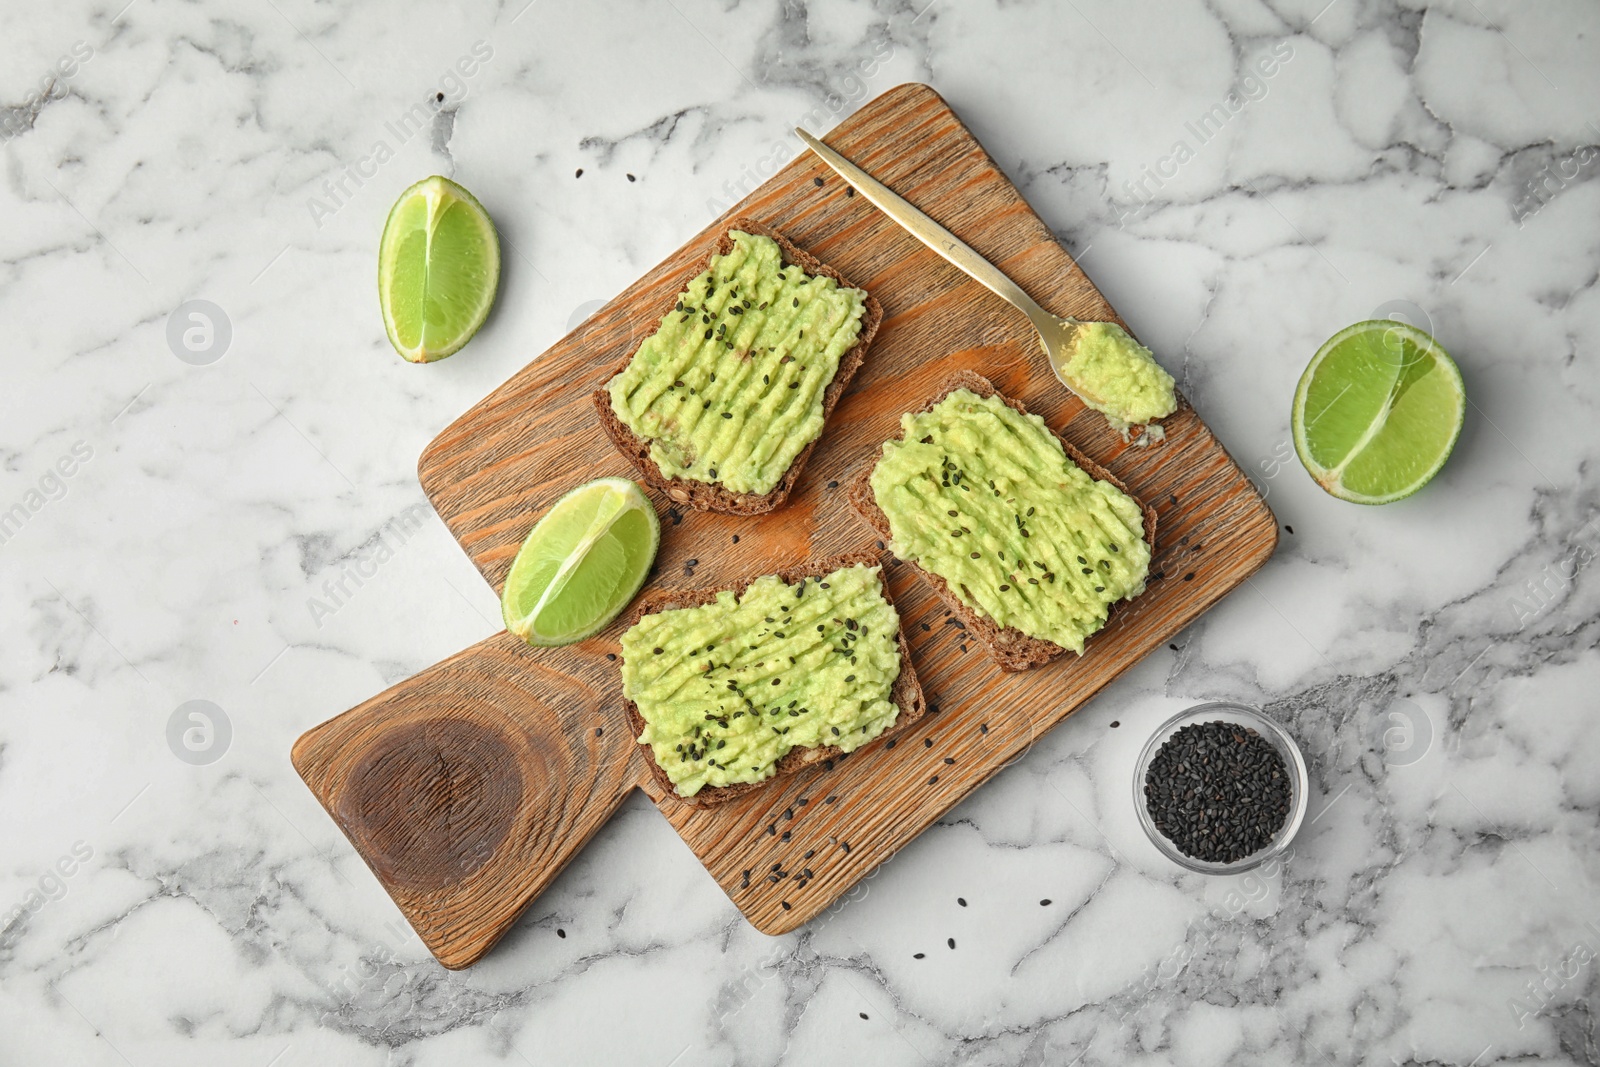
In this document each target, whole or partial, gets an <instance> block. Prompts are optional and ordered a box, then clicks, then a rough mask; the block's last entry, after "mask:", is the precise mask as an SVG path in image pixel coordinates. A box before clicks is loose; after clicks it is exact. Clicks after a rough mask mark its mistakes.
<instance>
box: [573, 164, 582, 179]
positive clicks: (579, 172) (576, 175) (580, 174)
mask: <svg viewBox="0 0 1600 1067" xmlns="http://www.w3.org/2000/svg"><path fill="white" fill-rule="evenodd" d="M573 177H574V178H581V177H583V168H582V167H579V168H578V173H576V174H574V175H573Z"/></svg>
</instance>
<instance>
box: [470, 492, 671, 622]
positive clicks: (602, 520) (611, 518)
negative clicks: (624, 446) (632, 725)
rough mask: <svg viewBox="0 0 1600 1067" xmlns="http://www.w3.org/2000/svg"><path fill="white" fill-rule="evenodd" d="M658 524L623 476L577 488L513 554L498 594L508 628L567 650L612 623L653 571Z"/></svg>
mask: <svg viewBox="0 0 1600 1067" xmlns="http://www.w3.org/2000/svg"><path fill="white" fill-rule="evenodd" d="M660 544H661V520H660V519H658V518H657V517H656V509H655V506H654V505H653V504H651V503H650V499H649V498H648V497H646V496H645V495H644V493H643V491H641V490H640V488H639V487H638V486H637V485H635V484H634V483H633V482H630V481H628V479H626V478H601V479H599V480H598V481H593V482H589V483H588V484H587V485H580V486H579V487H578V488H576V489H574V490H573V491H572V492H570V493H568V494H567V495H566V496H564V497H562V498H561V499H560V500H558V501H556V504H555V507H553V508H551V509H550V510H549V511H547V512H545V515H544V518H542V519H540V520H539V521H538V523H537V524H535V525H534V527H533V529H532V530H531V531H530V532H529V533H528V538H527V540H525V541H523V542H522V547H521V548H520V549H518V550H517V558H516V560H514V561H513V562H512V564H511V573H509V574H507V575H506V586H505V591H504V592H503V593H502V594H501V596H500V611H501V614H502V615H503V616H504V618H505V620H506V629H508V630H510V631H511V632H512V633H514V634H516V635H517V636H518V637H520V638H522V639H523V640H524V641H526V642H528V644H530V645H570V644H571V643H572V642H574V641H581V640H583V639H584V638H585V637H588V636H589V635H590V634H592V633H594V632H595V631H597V630H599V629H600V628H601V627H603V626H604V625H605V624H606V623H608V622H610V621H611V620H612V619H614V618H616V617H617V615H618V613H620V612H621V611H622V609H623V608H625V607H627V606H628V602H629V601H630V600H632V599H633V596H634V594H635V593H637V592H638V591H639V587H640V586H642V585H643V584H644V580H645V578H646V577H648V576H649V574H650V565H651V564H652V563H654V562H655V559H656V548H657V547H658V546H659V545H660Z"/></svg>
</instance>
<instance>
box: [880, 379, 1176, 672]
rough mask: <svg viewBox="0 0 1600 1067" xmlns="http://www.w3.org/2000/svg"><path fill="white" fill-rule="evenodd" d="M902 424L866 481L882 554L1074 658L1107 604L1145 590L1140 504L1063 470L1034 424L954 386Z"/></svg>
mask: <svg viewBox="0 0 1600 1067" xmlns="http://www.w3.org/2000/svg"><path fill="white" fill-rule="evenodd" d="M900 425H901V427H902V428H903V429H904V430H905V438H904V440H900V441H889V442H887V443H886V444H884V446H883V456H882V458H881V459H879V460H878V464H877V466H876V467H875V468H873V471H872V476H871V481H872V495H873V497H874V498H875V499H876V500H877V502H878V507H879V508H881V509H882V510H883V513H884V514H885V515H886V516H888V519H889V527H890V530H891V532H892V535H893V538H894V543H893V544H892V545H891V546H890V547H891V548H892V549H893V551H894V553H895V555H897V556H899V557H900V558H901V559H905V560H911V561H913V562H915V563H917V564H918V565H919V566H921V567H923V568H924V569H926V570H928V571H931V572H932V573H934V574H937V575H938V576H939V577H941V578H943V579H944V580H945V581H946V582H947V583H948V584H949V586H950V589H951V591H952V592H953V593H954V595H955V596H957V597H958V598H960V600H961V602H962V603H963V604H965V605H967V607H969V608H972V609H973V610H974V611H977V612H979V613H980V614H983V615H986V616H988V617H989V618H990V619H992V620H994V622H995V623H996V624H997V625H999V626H1002V627H1004V626H1012V627H1015V628H1016V629H1018V630H1021V631H1022V632H1023V633H1025V634H1028V635H1030V636H1033V637H1039V638H1043V639H1045V640H1047V641H1053V642H1055V643H1056V644H1058V645H1061V646H1062V647H1064V648H1070V649H1072V650H1073V651H1074V652H1077V653H1078V654H1079V655H1082V654H1083V642H1084V639H1085V638H1087V637H1088V636H1089V635H1090V634H1093V633H1094V632H1095V631H1097V630H1099V629H1100V627H1101V626H1103V625H1105V621H1106V616H1107V614H1108V612H1109V611H1110V608H1111V605H1112V604H1114V603H1116V602H1117V601H1119V600H1122V599H1125V598H1130V597H1135V596H1138V595H1139V594H1140V593H1141V592H1143V591H1144V580H1145V574H1146V572H1147V571H1148V570H1149V567H1150V546H1149V545H1147V544H1146V543H1145V541H1144V515H1143V513H1142V512H1141V510H1140V508H1139V505H1138V503H1137V502H1135V501H1134V499H1133V498H1132V497H1130V496H1128V495H1127V494H1126V493H1124V492H1122V491H1121V490H1120V489H1118V488H1117V487H1116V486H1114V485H1112V484H1111V483H1109V482H1103V481H1097V480H1096V479H1094V478H1091V477H1090V476H1089V475H1088V474H1087V473H1085V472H1084V470H1083V469H1082V468H1081V467H1079V466H1078V465H1077V464H1076V463H1074V462H1072V460H1071V459H1069V458H1068V457H1067V454H1066V452H1065V451H1063V450H1062V448H1061V442H1060V441H1059V440H1057V439H1056V436H1055V434H1053V433H1051V432H1050V429H1049V428H1048V427H1047V426H1045V424H1044V420H1043V419H1041V418H1039V417H1038V416H1037V415H1024V414H1022V413H1021V412H1018V411H1015V410H1014V409H1012V408H1010V407H1008V406H1007V405H1006V404H1005V403H1004V402H1003V401H1002V400H1001V399H1000V398H999V397H998V396H990V397H979V396H977V395H975V394H974V393H971V392H969V391H968V390H966V389H957V390H956V391H955V392H953V393H951V394H950V395H949V396H948V397H946V398H945V399H943V400H941V401H940V402H939V403H938V404H936V405H934V406H933V408H932V409H930V410H929V411H926V412H922V413H919V414H911V415H902V416H901V417H900Z"/></svg>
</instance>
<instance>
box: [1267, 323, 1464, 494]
mask: <svg viewBox="0 0 1600 1067" xmlns="http://www.w3.org/2000/svg"><path fill="white" fill-rule="evenodd" d="M1466 402H1467V393H1466V387H1465V386H1464V385H1463V384H1462V382H1461V371H1460V370H1458V369H1457V368H1456V365H1455V361H1454V360H1452V359H1451V358H1450V356H1449V354H1448V353H1446V352H1445V350H1444V349H1443V348H1440V347H1439V344H1438V342H1436V341H1435V340H1434V339H1433V338H1432V337H1429V336H1428V335H1427V334H1426V333H1423V332H1422V331H1421V330H1419V329H1417V328H1416V327H1414V326H1410V325H1407V324H1406V323H1404V322H1400V321H1398V320H1395V319H1374V320H1372V321H1370V322H1358V323H1356V324H1355V325H1354V326H1350V327H1347V328H1345V329H1343V330H1340V331H1339V332H1338V333H1336V334H1334V335H1333V336H1332V337H1330V338H1328V340H1327V342H1326V343H1325V344H1323V346H1322V347H1321V348H1320V349H1318V350H1317V354H1316V355H1315V356H1313V357H1312V359H1311V365H1310V366H1308V367H1307V368H1306V371H1305V373H1304V374H1302V375H1301V376H1300V386H1299V388H1298V389H1296V390H1295V394H1294V416H1293V423H1294V447H1295V451H1297V452H1298V453H1299V454H1300V462H1301V463H1303V464H1305V468H1306V470H1308V471H1310V472H1311V477H1313V478H1315V479H1316V481H1317V484H1318V485H1320V486H1322V488H1323V489H1325V490H1327V491H1328V492H1329V493H1332V494H1333V495H1334V496H1336V497H1338V498H1339V499H1340V500H1349V501H1353V502H1355V503H1357V504H1387V503H1389V502H1390V501H1392V500H1399V499H1401V498H1402V497H1407V496H1410V495H1411V494H1412V493H1415V492H1416V491H1417V490H1418V489H1421V488H1422V487H1423V486H1424V485H1427V484H1428V481H1429V479H1431V478H1432V477H1433V476H1434V475H1435V474H1437V473H1439V468H1441V467H1443V466H1444V462H1445V460H1447V459H1449V458H1450V450H1451V449H1452V448H1454V447H1455V443H1456V438H1457V437H1459V436H1460V435H1461V422H1462V419H1463V417H1464V415H1465V413H1466Z"/></svg>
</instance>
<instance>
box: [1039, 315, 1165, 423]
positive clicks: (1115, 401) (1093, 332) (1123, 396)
mask: <svg viewBox="0 0 1600 1067" xmlns="http://www.w3.org/2000/svg"><path fill="white" fill-rule="evenodd" d="M1068 355H1069V357H1070V358H1069V359H1068V360H1067V363H1066V365H1065V366H1064V367H1063V368H1062V373H1063V374H1064V375H1065V377H1066V381H1067V384H1068V385H1069V386H1070V387H1071V388H1072V390H1073V391H1074V392H1076V393H1077V394H1078V395H1079V396H1081V397H1083V400H1084V403H1086V404H1088V405H1089V406H1090V407H1092V408H1094V409H1095V410H1096V411H1098V412H1100V414H1102V415H1104V416H1105V417H1106V418H1107V420H1109V421H1110V423H1111V425H1112V426H1114V427H1116V428H1117V429H1119V430H1126V429H1127V428H1128V427H1129V426H1141V425H1144V424H1145V423H1148V422H1152V421H1154V420H1156V419H1162V418H1166V417H1167V416H1168V415H1171V414H1172V413H1173V412H1174V411H1177V410H1178V398H1177V395H1176V394H1175V393H1173V391H1172V386H1173V381H1172V375H1170V374H1168V373H1167V372H1166V371H1165V370H1164V369H1162V367H1161V364H1159V363H1157V362H1156V360H1155V356H1154V354H1152V353H1151V351H1150V350H1149V349H1148V348H1146V347H1145V346H1144V345H1142V344H1140V343H1139V342H1138V341H1135V340H1134V339H1133V338H1132V337H1129V336H1128V331H1126V330H1124V329H1123V328H1122V327H1121V326H1118V325H1117V324H1116V323H1114V322H1084V323H1079V324H1078V327H1077V329H1076V330H1075V331H1074V333H1073V338H1072V347H1071V349H1070V351H1069V353H1068ZM1124 436H1126V434H1124Z"/></svg>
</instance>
